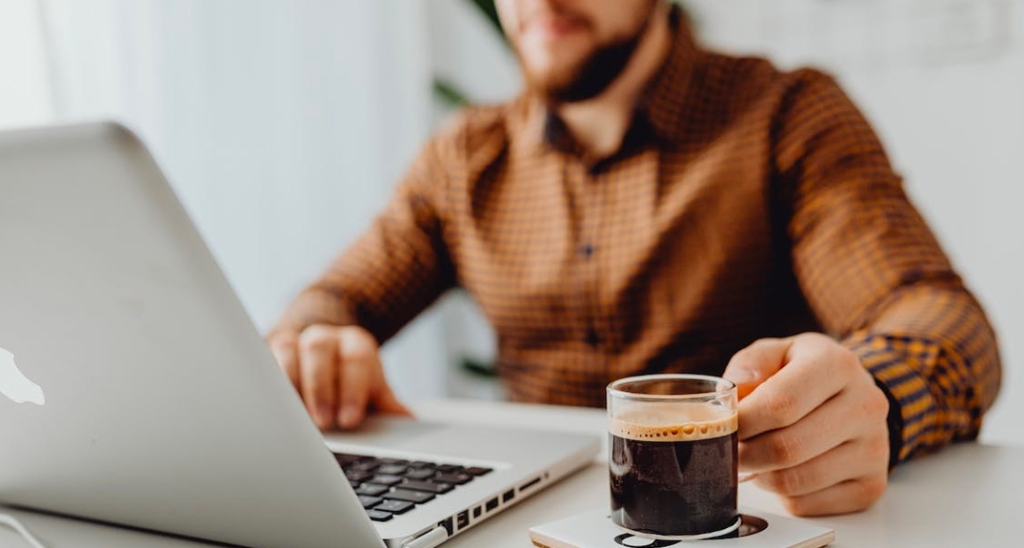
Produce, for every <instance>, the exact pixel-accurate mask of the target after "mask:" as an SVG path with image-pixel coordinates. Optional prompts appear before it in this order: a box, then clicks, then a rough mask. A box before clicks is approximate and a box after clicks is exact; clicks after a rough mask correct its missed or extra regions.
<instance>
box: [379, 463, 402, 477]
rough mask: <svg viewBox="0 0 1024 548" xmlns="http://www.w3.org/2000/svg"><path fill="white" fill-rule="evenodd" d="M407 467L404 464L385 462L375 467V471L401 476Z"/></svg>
mask: <svg viewBox="0 0 1024 548" xmlns="http://www.w3.org/2000/svg"><path fill="white" fill-rule="evenodd" d="M408 469H409V467H408V466H406V465H404V464H385V465H384V466H381V467H380V468H378V469H377V473H378V474H388V475H390V476H401V475H402V474H404V473H405V472H406V470H408Z"/></svg>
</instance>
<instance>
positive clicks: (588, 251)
mask: <svg viewBox="0 0 1024 548" xmlns="http://www.w3.org/2000/svg"><path fill="white" fill-rule="evenodd" d="M580 254H581V255H583V258H584V259H589V258H590V257H592V256H593V255H594V244H589V243H588V244H583V245H582V246H580Z"/></svg>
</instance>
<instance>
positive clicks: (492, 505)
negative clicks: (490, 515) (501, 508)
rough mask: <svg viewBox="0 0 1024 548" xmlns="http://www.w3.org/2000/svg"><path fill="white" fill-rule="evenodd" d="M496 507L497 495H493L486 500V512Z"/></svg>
mask: <svg viewBox="0 0 1024 548" xmlns="http://www.w3.org/2000/svg"><path fill="white" fill-rule="evenodd" d="M497 507H498V497H494V498H493V499H491V500H489V501H487V511H488V512H490V511H491V510H494V509H495V508H497Z"/></svg>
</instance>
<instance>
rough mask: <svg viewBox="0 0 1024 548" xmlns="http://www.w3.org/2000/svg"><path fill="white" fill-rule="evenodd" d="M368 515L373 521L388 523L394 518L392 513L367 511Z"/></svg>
mask: <svg viewBox="0 0 1024 548" xmlns="http://www.w3.org/2000/svg"><path fill="white" fill-rule="evenodd" d="M366 515H368V516H370V519H372V520H373V521H387V520H389V519H391V518H392V517H394V516H392V515H391V513H390V512H378V511H377V510H367V511H366Z"/></svg>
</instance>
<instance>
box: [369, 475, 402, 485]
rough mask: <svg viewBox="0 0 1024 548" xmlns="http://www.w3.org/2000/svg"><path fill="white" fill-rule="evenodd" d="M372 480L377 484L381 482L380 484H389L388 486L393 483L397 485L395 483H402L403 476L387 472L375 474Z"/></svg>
mask: <svg viewBox="0 0 1024 548" xmlns="http://www.w3.org/2000/svg"><path fill="white" fill-rule="evenodd" d="M370 482H371V483H376V484H379V485H387V486H388V487H391V486H392V485H395V484H398V483H402V476H390V475H387V474H377V475H376V476H373V478H371V479H370Z"/></svg>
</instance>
